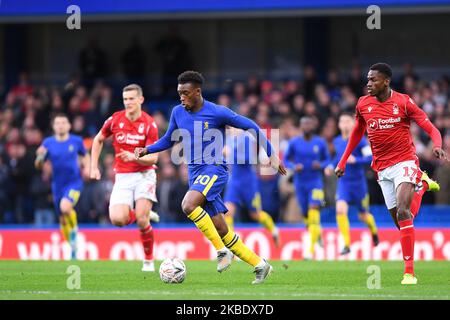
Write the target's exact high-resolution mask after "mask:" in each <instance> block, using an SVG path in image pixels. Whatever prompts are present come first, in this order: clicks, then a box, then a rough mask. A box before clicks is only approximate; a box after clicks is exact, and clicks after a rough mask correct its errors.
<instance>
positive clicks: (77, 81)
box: [0, 40, 450, 225]
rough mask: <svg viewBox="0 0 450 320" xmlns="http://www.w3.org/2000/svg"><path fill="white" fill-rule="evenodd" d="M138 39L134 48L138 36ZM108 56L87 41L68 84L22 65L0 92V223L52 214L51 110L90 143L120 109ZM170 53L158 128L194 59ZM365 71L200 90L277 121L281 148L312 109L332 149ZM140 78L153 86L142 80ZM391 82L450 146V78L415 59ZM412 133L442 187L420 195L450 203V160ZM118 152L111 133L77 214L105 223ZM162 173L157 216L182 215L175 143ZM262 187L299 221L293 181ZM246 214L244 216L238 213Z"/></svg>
mask: <svg viewBox="0 0 450 320" xmlns="http://www.w3.org/2000/svg"><path fill="white" fill-rule="evenodd" d="M180 41H181V40H180ZM176 42H177V41H176ZM134 46H138V42H137V41H136V42H135V43H134ZM178 46H182V44H180V43H178V44H176V43H169V42H164V41H163V42H161V43H160V44H159V46H158V48H159V49H160V50H162V51H164V55H165V56H167V55H168V54H169V53H170V52H176V51H177V47H178ZM139 52H140V51H139V48H138V47H134V48H133V47H132V48H130V50H129V51H126V52H125V53H124V55H123V73H124V74H123V76H124V79H127V80H124V83H130V82H136V83H139V84H142V83H141V82H142V81H143V80H142V76H143V74H141V73H140V69H139V68H138V66H139V64H141V65H142V63H144V62H143V61H142V59H143V54H141V53H139ZM105 55H106V54H105V52H103V51H102V50H101V49H99V48H98V47H96V45H95V44H94V43H91V46H88V47H87V48H85V49H84V50H82V51H81V52H80V55H79V70H78V72H76V73H75V74H74V75H73V76H72V77H71V78H70V79H69V80H68V81H67V83H64V84H61V85H52V84H42V83H33V81H31V80H30V79H29V75H28V74H27V73H26V72H21V73H19V74H18V75H17V81H16V83H15V84H14V85H13V86H11V87H10V88H9V90H4V91H3V92H0V223H30V224H31V223H34V224H36V225H45V224H48V223H53V222H55V221H56V217H55V215H54V212H53V204H52V198H51V197H52V196H51V189H50V183H51V167H50V166H49V165H46V166H45V167H44V169H43V170H42V171H37V170H35V169H34V165H33V162H34V159H35V152H36V149H37V147H38V146H39V145H40V144H41V142H42V140H43V139H44V138H45V137H46V136H49V135H51V134H52V131H51V125H50V121H51V118H52V115H54V114H55V113H58V112H65V113H67V114H68V115H69V117H70V119H71V123H72V133H74V134H78V135H80V136H82V137H83V138H84V143H85V146H86V148H87V149H88V150H89V149H90V146H91V143H92V139H93V137H94V136H95V134H96V133H97V132H98V130H99V129H100V128H101V126H102V124H103V122H104V121H105V120H106V119H107V118H108V117H109V116H110V115H111V114H112V113H113V112H115V111H118V110H121V109H122V108H123V105H122V101H121V93H122V90H121V86H118V85H117V84H109V83H108V80H107V78H105V77H104V68H106V66H105V65H104V61H106V59H105ZM175 55H176V54H175ZM174 61H175V60H173V61H169V62H168V65H170V66H171V68H172V69H173V70H169V71H167V73H166V75H169V77H167V79H169V78H173V79H172V80H170V81H167V82H165V81H163V82H161V88H159V89H160V90H158V95H155V94H153V93H148V94H146V92H144V96H146V101H145V104H144V110H145V111H147V112H148V113H150V114H151V115H152V116H153V117H154V118H155V121H156V123H157V125H158V129H159V134H160V136H161V135H163V134H164V132H165V130H166V128H167V123H168V116H169V115H170V110H171V108H172V107H173V106H175V105H176V104H177V103H178V102H177V99H176V97H175V96H174V95H176V76H177V73H178V72H180V71H183V70H185V69H186V68H190V67H192V62H191V61H189V60H182V61H181V63H180V60H176V61H177V62H178V63H177V64H176V67H174V65H173V63H174ZM374 62H375V61H374ZM171 63H172V65H171ZM135 64H136V65H135ZM366 69H368V66H361V65H359V64H357V63H354V64H353V66H352V67H351V68H348V69H345V70H341V69H339V68H337V67H336V68H329V69H328V70H327V71H326V77H325V78H322V79H319V77H317V75H316V70H315V69H314V67H312V66H305V67H303V68H302V70H300V74H301V77H297V78H295V77H287V78H285V79H281V80H279V79H270V78H262V77H259V76H257V75H250V76H248V77H247V78H241V79H227V81H224V82H223V84H222V85H221V86H220V87H219V88H215V89H214V90H211V91H208V89H207V88H206V90H205V92H204V96H205V97H206V98H207V99H209V100H211V101H214V102H217V103H219V104H222V105H225V106H227V107H229V108H231V109H233V110H234V111H236V112H238V113H239V114H242V115H244V116H247V117H249V118H251V119H253V120H254V121H255V122H256V123H257V124H258V125H259V126H260V127H262V128H264V129H271V128H279V129H280V139H281V144H280V149H281V150H280V153H281V156H282V154H283V151H284V150H285V148H286V147H287V143H288V141H289V140H290V139H291V138H293V137H295V136H297V135H299V134H301V132H300V131H299V128H298V127H299V119H300V118H301V117H302V116H304V115H308V116H313V117H314V118H315V119H317V121H316V123H317V125H316V133H317V134H318V135H320V136H321V137H323V138H324V139H325V140H326V141H327V142H328V146H329V151H330V154H331V155H333V154H334V149H333V145H332V140H333V138H334V137H335V136H336V135H338V134H339V130H338V127H337V120H338V116H339V114H340V113H341V112H343V111H351V112H353V111H354V108H355V105H356V102H357V100H358V97H359V96H361V95H363V94H366V93H365V84H366V79H365V78H366V72H367V70H366ZM199 71H201V70H199ZM173 80H175V84H174V82H173ZM206 81H207V82H208V78H207V79H206ZM167 84H168V85H167ZM143 86H144V88H147V86H145V84H143ZM392 87H393V88H394V89H395V90H398V91H400V92H404V93H407V94H409V95H410V96H411V97H412V98H413V99H414V100H415V101H416V103H417V104H418V105H419V106H420V107H421V108H422V109H423V110H424V111H425V112H426V113H427V114H428V116H429V118H430V120H431V121H432V122H433V123H434V124H435V126H436V127H437V128H438V129H439V130H440V132H441V134H442V136H443V138H444V148H446V150H447V153H449V154H450V77H449V76H448V75H447V76H445V75H438V76H436V77H435V78H434V79H431V80H430V79H426V80H424V79H422V77H421V75H420V74H419V73H418V72H416V71H415V70H414V67H413V65H412V64H411V63H405V64H404V65H403V66H402V70H401V72H397V74H394V79H393V83H392ZM144 91H145V90H144ZM411 132H412V134H413V137H414V141H415V145H416V148H417V154H418V156H419V158H420V162H421V167H422V169H423V170H426V171H427V172H429V173H430V175H431V176H432V177H434V178H436V179H437V180H438V181H439V182H440V183H441V188H442V190H441V192H439V193H437V194H436V195H434V194H428V193H427V194H426V196H425V197H424V203H428V204H450V198H449V197H448V195H449V194H450V162H446V163H444V162H439V161H437V160H435V159H434V158H433V157H432V153H431V143H430V140H429V138H428V136H427V135H426V134H425V133H424V132H423V131H422V130H421V129H420V128H418V127H417V126H416V125H415V124H413V125H412V127H411ZM112 151H113V150H112V146H111V141H110V140H109V142H108V143H107V144H106V145H105V148H104V151H103V153H102V156H101V164H102V169H101V170H102V179H101V180H100V181H89V180H88V179H86V180H85V186H84V190H83V192H82V195H81V198H80V201H79V203H78V205H77V206H78V210H77V212H78V213H79V220H80V222H85V223H104V224H108V223H109V218H108V210H107V208H108V201H109V196H110V192H111V190H112V185H113V182H114V172H113V170H112V166H113V165H112V164H113V161H114V155H113V153H112ZM157 172H158V189H157V193H158V198H159V203H158V205H157V207H156V209H157V211H158V212H159V214H160V216H161V220H162V221H164V222H186V219H185V217H184V216H183V214H182V212H181V208H180V204H181V200H182V198H183V196H184V194H185V192H186V191H187V189H188V177H187V168H186V166H185V165H181V166H175V165H174V164H173V163H172V161H171V159H170V151H166V152H163V153H161V154H160V158H159V164H158V171H157ZM367 177H368V180H369V190H370V197H371V203H372V204H382V203H383V198H382V194H381V191H380V189H379V187H378V185H377V183H376V181H375V177H374V174H373V172H372V171H371V170H370V168H367ZM324 179H325V195H326V206H328V207H330V208H331V207H333V206H334V191H335V184H336V179H335V177H333V176H324ZM260 189H261V193H262V200H263V207H264V209H265V210H266V211H267V212H269V213H270V214H271V215H272V216H273V217H274V218H275V220H276V221H279V222H297V221H300V220H301V216H300V212H299V210H300V209H299V207H298V205H297V203H296V199H295V196H294V190H293V186H292V181H291V180H290V179H288V178H286V179H285V178H280V177H278V176H261V177H260ZM246 219H247V218H246V217H245V215H241V216H240V218H238V221H239V220H241V221H246Z"/></svg>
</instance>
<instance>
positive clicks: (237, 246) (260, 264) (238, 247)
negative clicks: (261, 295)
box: [208, 198, 273, 284]
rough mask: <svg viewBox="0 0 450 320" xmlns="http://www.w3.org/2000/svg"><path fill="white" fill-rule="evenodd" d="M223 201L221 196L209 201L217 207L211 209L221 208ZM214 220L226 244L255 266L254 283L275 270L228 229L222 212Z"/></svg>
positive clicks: (260, 281)
mask: <svg viewBox="0 0 450 320" xmlns="http://www.w3.org/2000/svg"><path fill="white" fill-rule="evenodd" d="M221 201H222V200H221V199H220V198H219V199H217V200H215V201H212V202H210V203H208V207H215V209H210V211H213V210H220V207H221V204H220V202H221ZM212 220H213V223H214V226H215V227H216V229H217V231H218V232H219V234H220V236H221V237H222V241H223V243H224V244H225V246H226V247H227V248H228V249H229V250H230V251H231V252H232V253H234V254H235V255H236V256H237V257H239V258H240V259H241V260H242V261H244V262H246V263H248V264H249V265H251V266H252V267H254V268H255V274H256V276H255V280H254V281H253V282H252V283H253V284H259V283H262V282H263V281H264V280H265V279H266V278H267V277H268V276H269V274H270V273H271V272H272V271H273V268H272V266H271V265H270V264H269V263H268V262H267V261H266V260H264V259H262V258H261V257H260V256H258V255H257V254H256V253H255V252H254V251H253V250H251V249H250V248H249V247H247V245H245V244H244V242H243V241H242V240H241V238H240V237H239V236H238V235H237V234H236V233H234V231H233V230H231V229H228V227H227V224H226V222H225V218H224V215H223V214H222V213H218V214H215V215H214V216H213V217H212Z"/></svg>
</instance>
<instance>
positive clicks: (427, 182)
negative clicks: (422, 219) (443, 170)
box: [411, 171, 440, 218]
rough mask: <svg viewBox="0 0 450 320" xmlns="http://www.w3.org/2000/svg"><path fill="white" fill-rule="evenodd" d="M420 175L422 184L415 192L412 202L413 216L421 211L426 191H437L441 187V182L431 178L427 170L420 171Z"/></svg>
mask: <svg viewBox="0 0 450 320" xmlns="http://www.w3.org/2000/svg"><path fill="white" fill-rule="evenodd" d="M418 175H419V176H420V177H419V178H420V180H421V184H419V185H418V187H417V188H416V192H415V193H414V197H413V200H412V203H411V214H412V216H413V218H415V217H416V216H417V214H418V213H419V209H420V205H421V203H422V197H423V195H424V193H425V192H427V191H431V192H437V191H439V189H440V186H439V184H438V183H437V182H436V181H434V180H433V179H431V178H430V177H429V176H428V174H427V173H426V172H422V171H419V172H418Z"/></svg>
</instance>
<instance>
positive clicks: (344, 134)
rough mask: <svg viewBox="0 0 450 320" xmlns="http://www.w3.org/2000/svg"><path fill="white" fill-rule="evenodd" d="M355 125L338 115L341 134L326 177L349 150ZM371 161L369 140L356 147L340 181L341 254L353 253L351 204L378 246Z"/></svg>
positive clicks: (345, 115)
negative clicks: (371, 196) (369, 170)
mask: <svg viewBox="0 0 450 320" xmlns="http://www.w3.org/2000/svg"><path fill="white" fill-rule="evenodd" d="M354 126H355V119H354V116H353V114H351V113H345V112H344V113H342V114H341V115H340V116H339V130H341V135H339V136H338V137H336V138H335V139H334V140H333V144H334V148H335V150H336V155H335V157H334V158H333V161H332V163H331V164H330V165H329V166H328V167H327V168H326V169H325V174H326V175H328V176H330V175H333V174H334V168H335V167H336V166H337V164H338V162H339V159H340V158H341V157H342V155H343V154H344V151H345V148H346V147H347V142H348V138H349V137H350V133H351V132H352V130H353V127H354ZM371 162H372V150H371V149H370V145H369V143H368V142H367V139H366V138H364V137H363V138H362V139H361V142H360V143H359V144H358V146H357V147H356V148H355V150H354V151H353V153H352V154H351V156H350V157H349V158H348V165H347V171H346V173H345V176H343V177H342V178H341V179H339V180H338V181H337V189H336V221H337V225H338V228H339V231H340V233H341V234H342V237H343V238H344V248H343V250H342V251H341V255H345V254H348V253H350V222H349V220H348V209H349V205H350V204H354V205H356V206H357V207H358V213H359V215H358V217H359V219H360V220H361V221H363V222H364V223H365V224H366V225H367V227H368V228H369V230H370V233H371V234H372V242H373V245H374V246H377V245H378V243H379V238H378V232H377V226H376V223H375V219H374V217H373V215H372V214H371V213H370V212H369V192H368V187H367V180H366V175H365V172H364V166H367V165H370V163H371Z"/></svg>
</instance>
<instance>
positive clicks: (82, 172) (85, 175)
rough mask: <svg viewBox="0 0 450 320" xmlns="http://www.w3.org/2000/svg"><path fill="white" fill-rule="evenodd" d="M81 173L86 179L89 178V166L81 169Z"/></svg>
mask: <svg viewBox="0 0 450 320" xmlns="http://www.w3.org/2000/svg"><path fill="white" fill-rule="evenodd" d="M81 175H82V177H83V179H84V180H89V178H90V177H91V171H90V170H89V169H88V168H83V170H82V171H81Z"/></svg>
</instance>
